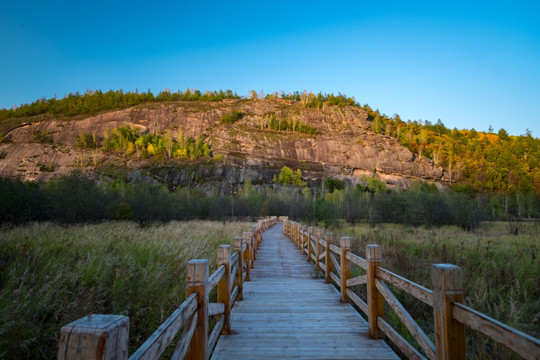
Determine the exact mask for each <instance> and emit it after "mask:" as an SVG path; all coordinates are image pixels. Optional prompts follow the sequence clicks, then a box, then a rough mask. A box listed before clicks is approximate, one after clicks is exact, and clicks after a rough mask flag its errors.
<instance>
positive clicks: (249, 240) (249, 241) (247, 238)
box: [243, 231, 255, 269]
mask: <svg viewBox="0 0 540 360" xmlns="http://www.w3.org/2000/svg"><path fill="white" fill-rule="evenodd" d="M251 234H252V233H251V231H244V234H243V235H244V241H245V242H246V243H247V244H248V250H249V251H248V254H249V264H248V267H249V268H250V269H253V268H254V267H255V265H254V264H253V258H254V256H253V236H252V235H251Z"/></svg>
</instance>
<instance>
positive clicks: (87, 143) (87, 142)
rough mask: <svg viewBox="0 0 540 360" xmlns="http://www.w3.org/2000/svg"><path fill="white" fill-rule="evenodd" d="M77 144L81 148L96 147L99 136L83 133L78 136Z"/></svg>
mask: <svg viewBox="0 0 540 360" xmlns="http://www.w3.org/2000/svg"><path fill="white" fill-rule="evenodd" d="M77 146H78V147H80V148H88V149H95V148H97V147H98V145H97V137H96V135H95V134H88V133H81V134H79V135H78V136H77Z"/></svg>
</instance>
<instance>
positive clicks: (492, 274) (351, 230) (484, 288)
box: [0, 221, 540, 359]
mask: <svg viewBox="0 0 540 360" xmlns="http://www.w3.org/2000/svg"><path fill="white" fill-rule="evenodd" d="M252 225H253V224H252V223H247V222H234V223H223V222H210V221H187V222H170V223H167V224H154V225H152V226H147V227H143V228H141V227H140V226H138V225H137V224H136V223H133V222H106V223H101V224H95V225H76V226H69V227H63V226H58V225H53V224H51V223H34V224H29V225H26V226H20V227H13V228H7V227H6V228H1V229H0V233H1V237H0V310H1V311H0V358H1V359H3V358H6V359H30V358H31V359H54V358H56V351H57V342H58V335H59V330H60V328H61V327H62V326H63V325H65V324H67V323H69V322H71V321H73V320H76V319H78V318H80V317H82V316H85V315H88V314H90V313H104V314H119V315H127V316H129V317H130V353H132V352H133V351H134V350H135V349H136V348H137V347H138V346H139V345H140V344H142V342H143V341H144V340H145V339H146V338H147V337H148V336H149V335H150V334H151V333H152V332H153V331H154V330H155V329H156V328H157V327H158V326H159V325H160V324H161V323H162V322H163V321H164V320H165V319H166V318H167V317H168V315H169V314H170V313H171V312H172V311H173V310H174V309H175V308H176V307H177V306H178V305H179V304H180V303H181V302H182V301H183V300H184V298H185V284H184V283H185V267H186V262H187V261H188V260H190V259H193V258H208V259H210V268H211V271H212V269H214V268H215V261H216V251H217V247H218V245H220V244H226V243H231V241H232V239H233V237H234V236H239V235H241V233H242V232H243V231H245V230H247V229H249V228H250V227H251V226H252ZM522 226H523V227H522V229H521V232H520V235H519V236H515V235H510V234H509V232H508V229H507V228H506V227H507V224H505V223H502V222H499V223H491V224H486V225H484V226H483V227H482V228H481V229H480V230H479V231H477V232H466V231H463V230H462V229H461V228H458V227H442V228H423V227H409V226H402V225H388V224H385V225H379V226H376V227H371V226H369V225H366V224H356V225H351V224H347V223H342V224H341V225H340V226H338V227H336V228H335V229H332V230H333V231H334V232H336V233H337V234H338V235H342V236H351V238H352V240H353V244H352V247H353V248H352V251H353V252H354V253H356V254H359V255H361V256H364V255H365V246H366V245H367V244H371V243H376V244H380V245H381V246H382V254H383V267H385V268H388V269H389V270H392V271H394V272H396V273H397V274H399V275H401V276H404V277H406V278H408V279H411V280H413V281H415V282H418V283H420V284H422V285H424V286H426V287H428V288H431V280H430V279H431V264H433V263H452V264H456V265H459V266H461V267H462V268H463V273H464V291H465V302H466V303H467V304H468V305H471V306H472V307H473V308H475V309H477V310H479V311H481V312H484V313H486V314H488V315H490V316H492V317H494V318H496V319H498V320H500V321H502V322H503V323H506V324H508V325H510V326H513V327H515V328H517V329H520V330H522V331H524V332H526V333H528V334H531V335H533V336H535V337H539V336H540V236H539V232H538V228H537V226H536V225H535V224H534V223H529V224H523V225H522ZM396 295H397V296H398V298H399V299H400V301H402V303H403V304H404V305H405V307H406V308H407V309H408V310H409V311H410V312H411V314H412V315H413V317H414V318H415V319H416V320H417V321H418V322H419V324H420V325H421V326H422V327H424V328H425V329H426V332H428V333H430V332H431V331H432V329H433V324H432V323H433V315H432V309H431V308H430V307H429V306H427V305H426V306H424V304H422V303H420V302H419V301H416V300H415V299H413V298H412V297H410V296H408V295H404V294H399V293H397V294H396ZM385 316H388V317H389V320H390V321H392V322H393V323H394V324H395V326H397V327H399V326H400V324H399V321H397V319H396V318H392V316H391V311H387V312H386V315H385ZM401 330H403V329H401ZM406 337H407V338H408V339H410V336H407V335H406ZM468 344H469V356H470V358H478V359H488V358H496V359H506V358H510V357H511V354H509V353H508V352H506V351H505V350H504V349H502V348H500V347H498V346H496V345H495V344H493V343H492V342H491V341H489V340H487V339H485V338H484V337H482V336H479V335H475V333H473V332H468Z"/></svg>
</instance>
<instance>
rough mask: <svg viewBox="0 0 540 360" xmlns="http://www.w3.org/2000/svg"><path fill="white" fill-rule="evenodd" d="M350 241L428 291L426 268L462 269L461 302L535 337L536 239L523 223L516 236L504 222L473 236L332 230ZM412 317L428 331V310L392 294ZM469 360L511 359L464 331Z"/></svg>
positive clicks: (538, 315)
mask: <svg viewBox="0 0 540 360" xmlns="http://www.w3.org/2000/svg"><path fill="white" fill-rule="evenodd" d="M335 231H336V232H337V233H339V234H340V235H342V236H350V237H351V238H352V250H351V251H353V252H354V253H356V254H359V255H360V256H362V257H364V256H365V246H366V245H367V244H379V245H381V247H382V256H383V267H385V268H387V269H389V270H391V271H393V272H395V273H397V274H399V275H401V276H403V277H405V278H408V279H410V280H412V281H415V282H417V283H419V284H421V285H424V286H426V287H427V288H432V286H431V264H435V263H450V264H454V265H458V266H460V267H462V269H463V285H464V294H465V303H466V304H467V305H469V306H471V307H473V308H474V309H476V310H478V311H480V312H483V313H485V314H487V315H489V316H491V317H493V318H495V319H497V320H499V321H501V322H503V323H505V324H507V325H510V326H512V327H515V328H517V329H519V330H521V331H523V332H525V333H528V334H530V335H533V336H535V337H537V338H538V337H540V234H539V232H538V229H537V227H536V225H535V224H534V223H529V224H523V226H522V231H521V233H520V235H519V236H515V235H510V234H509V232H508V229H507V224H506V223H503V222H497V223H489V224H488V223H486V224H485V225H484V226H483V227H482V228H480V229H479V230H478V231H476V232H467V231H464V230H463V229H461V228H458V227H455V226H446V227H441V228H423V227H409V226H404V225H395V224H383V225H379V226H376V227H371V226H369V225H366V224H356V225H350V224H346V223H342V224H341V225H340V226H339V227H338V228H336V229H335ZM396 295H397V297H398V298H399V299H400V301H402V303H403V304H404V305H405V307H406V308H407V309H408V311H409V312H410V313H411V315H412V316H413V317H414V318H415V319H416V320H417V322H418V323H419V324H420V325H421V326H422V327H423V328H424V329H425V331H426V333H428V334H430V333H432V332H433V313H432V308H431V307H430V306H427V305H425V304H423V303H421V302H420V301H417V300H416V299H414V298H412V297H411V296H409V295H407V294H402V293H400V292H399V291H398V292H396ZM386 313H387V314H386V316H387V317H388V319H389V320H390V321H392V322H393V323H394V324H395V325H396V326H397V327H398V328H400V330H402V331H404V334H405V337H406V338H408V339H412V337H411V336H410V334H407V332H406V330H405V329H404V327H403V326H402V324H400V322H399V321H398V320H397V317H395V316H393V315H392V311H391V310H390V309H387V311H386ZM467 338H468V346H469V353H468V355H469V357H470V358H473V359H508V358H512V357H514V356H515V355H513V354H512V353H510V352H509V351H506V349H504V348H503V347H502V346H499V345H497V344H494V343H493V342H492V341H491V340H489V339H487V338H485V337H484V336H482V335H480V334H478V333H476V332H473V331H468V332H467Z"/></svg>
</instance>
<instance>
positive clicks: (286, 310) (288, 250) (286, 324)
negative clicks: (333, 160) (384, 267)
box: [212, 224, 398, 360]
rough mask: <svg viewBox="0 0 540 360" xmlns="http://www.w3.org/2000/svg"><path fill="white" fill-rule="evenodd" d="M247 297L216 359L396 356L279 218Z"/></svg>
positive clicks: (235, 311) (268, 236)
mask: <svg viewBox="0 0 540 360" xmlns="http://www.w3.org/2000/svg"><path fill="white" fill-rule="evenodd" d="M263 238H264V241H263V242H262V246H261V248H260V249H259V251H258V253H257V259H256V262H255V268H254V269H252V271H251V274H250V277H251V281H249V282H246V283H245V284H244V298H243V300H242V301H239V302H237V303H236V304H235V306H234V308H233V310H232V321H231V323H232V325H231V335H222V336H221V337H220V339H219V341H218V344H217V346H216V348H215V350H214V353H213V355H212V359H214V360H221V359H398V356H397V355H396V354H395V353H394V352H393V351H392V350H391V349H390V348H389V347H388V345H386V343H385V342H384V341H382V340H373V339H370V338H369V337H368V325H367V322H366V321H365V320H364V319H362V317H361V316H360V315H359V314H358V313H357V312H356V310H354V308H353V307H352V306H351V305H350V304H344V303H341V302H340V295H339V292H338V291H337V290H336V289H335V288H334V286H333V285H331V284H326V283H325V282H324V280H323V279H317V278H316V277H315V276H314V275H315V267H314V266H313V264H311V263H308V262H307V260H306V258H305V257H304V256H302V255H301V254H300V251H299V250H298V249H297V248H296V247H295V246H294V244H293V243H292V242H291V240H289V239H288V238H287V237H285V236H284V235H283V225H282V224H277V225H275V226H274V227H272V228H271V229H269V230H268V231H266V232H265V233H264V235H263Z"/></svg>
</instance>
